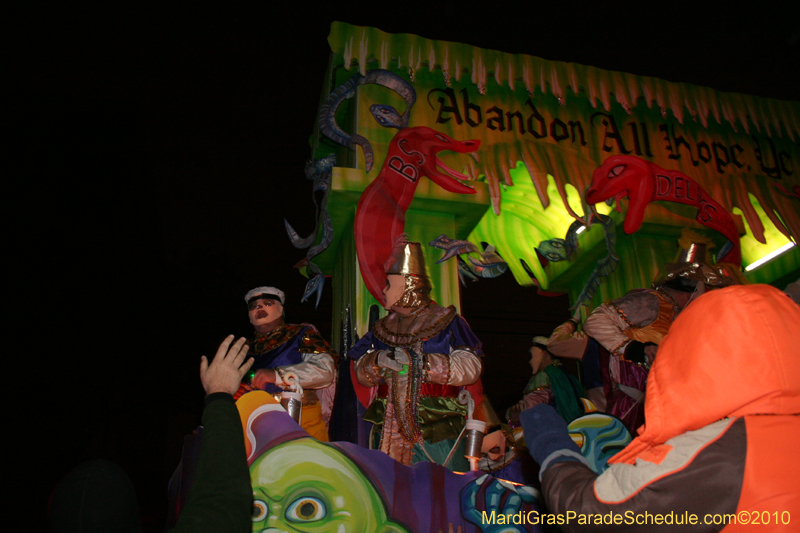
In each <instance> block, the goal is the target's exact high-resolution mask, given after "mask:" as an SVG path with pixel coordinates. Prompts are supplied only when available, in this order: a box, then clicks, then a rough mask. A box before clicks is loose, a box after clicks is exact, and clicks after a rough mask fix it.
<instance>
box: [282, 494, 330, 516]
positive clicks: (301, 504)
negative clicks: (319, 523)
mask: <svg viewBox="0 0 800 533" xmlns="http://www.w3.org/2000/svg"><path fill="white" fill-rule="evenodd" d="M326 514H327V512H326V509H325V504H324V503H322V500H319V499H317V498H312V497H311V496H303V497H302V498H298V499H296V500H295V501H294V503H292V504H291V505H290V506H289V508H288V509H286V518H287V519H288V520H289V521H290V522H314V521H316V520H322V519H323V518H325V515H326Z"/></svg>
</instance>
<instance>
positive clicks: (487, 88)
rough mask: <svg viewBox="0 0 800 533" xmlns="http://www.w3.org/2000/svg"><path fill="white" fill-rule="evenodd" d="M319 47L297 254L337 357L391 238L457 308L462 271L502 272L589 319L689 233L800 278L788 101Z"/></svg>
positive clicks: (340, 32) (798, 169)
mask: <svg viewBox="0 0 800 533" xmlns="http://www.w3.org/2000/svg"><path fill="white" fill-rule="evenodd" d="M328 42H329V44H330V48H331V59H330V62H329V65H328V71H327V73H326V76H325V84H324V87H323V91H322V96H321V102H320V108H319V119H318V123H317V127H316V128H315V131H314V135H313V137H312V144H313V161H311V162H309V165H308V169H307V176H308V177H309V178H310V179H313V180H314V186H315V188H316V189H317V190H320V191H323V192H324V199H323V201H322V202H321V204H320V209H319V213H318V221H319V223H318V230H317V232H316V233H314V234H312V235H309V236H307V237H306V238H305V239H303V238H301V237H300V236H298V235H296V234H294V238H293V242H294V243H295V245H296V246H298V248H304V247H305V248H308V253H307V260H308V262H307V265H306V267H305V268H306V273H307V274H308V275H309V277H310V281H309V287H308V290H307V294H306V297H307V298H310V299H312V300H313V299H314V294H313V293H314V291H315V290H317V289H318V288H319V286H320V285H321V284H322V283H324V276H332V277H333V279H334V280H335V281H334V283H333V292H334V309H335V311H334V328H333V330H334V332H335V333H334V339H332V340H333V344H334V346H338V345H339V344H338V343H339V339H338V338H337V335H339V334H340V327H339V326H340V317H341V316H342V312H343V310H344V309H345V308H346V307H347V306H350V308H351V309H352V313H353V321H354V327H355V330H356V331H357V332H358V333H359V334H363V333H364V332H365V331H366V329H367V325H368V320H369V309H370V306H372V305H373V304H379V303H380V298H379V295H380V290H381V289H382V288H383V285H384V283H385V280H384V279H383V277H382V276H383V274H382V272H381V267H382V262H383V261H384V260H385V257H386V256H387V255H388V250H389V249H390V248H391V243H392V242H393V240H394V238H395V237H396V236H397V235H399V234H400V233H402V232H406V233H407V234H409V236H410V238H411V239H412V240H414V241H418V242H422V243H431V244H432V246H430V247H428V249H427V250H426V259H427V261H426V262H427V264H428V265H435V267H432V268H430V267H429V270H430V275H431V276H432V278H433V285H434V293H433V294H432V296H433V298H434V299H435V300H436V301H437V302H439V303H440V304H442V305H455V306H456V308H459V270H461V271H462V275H466V276H470V275H472V276H476V277H481V276H492V275H497V274H498V273H499V272H500V271H505V270H506V269H507V271H508V272H510V274H511V275H513V276H514V278H515V280H516V281H517V282H518V283H519V284H520V285H527V286H530V285H537V286H538V287H539V288H541V289H542V290H547V291H551V292H564V293H568V294H569V296H570V301H571V304H572V305H577V304H579V303H581V302H583V303H585V304H588V306H589V307H590V308H591V307H593V306H595V305H597V304H599V303H600V302H602V301H606V300H609V299H611V298H615V297H618V296H621V295H622V294H624V293H625V292H627V291H628V290H630V289H633V288H638V287H647V286H649V285H650V283H651V281H652V279H653V277H654V276H655V274H656V272H657V271H658V268H659V267H660V266H661V265H663V264H665V263H668V262H671V261H673V260H674V259H675V254H676V249H677V248H676V242H677V238H678V236H679V235H680V232H681V230H682V229H683V228H685V227H690V228H692V229H694V230H695V231H697V232H699V233H701V234H703V235H705V236H707V237H708V238H710V239H711V240H713V242H714V243H715V244H716V246H715V249H714V253H715V254H716V260H717V261H718V262H719V261H721V262H727V263H732V264H734V265H737V266H741V267H742V268H744V269H745V276H746V277H747V278H748V280H749V281H751V282H758V283H771V284H775V285H776V286H779V287H781V288H783V287H782V286H781V285H784V286H785V285H786V284H787V283H789V282H791V281H795V280H796V279H797V278H798V277H800V250H798V248H797V247H796V246H793V244H794V243H795V242H796V239H797V236H798V235H799V234H800V176H798V174H800V149H799V148H798V140H800V104H798V103H797V102H789V101H779V100H774V99H766V98H757V97H752V96H747V95H742V94H733V93H721V92H718V91H715V90H713V89H710V88H707V87H699V86H694V85H689V84H680V83H672V82H668V81H665V80H660V79H657V78H650V77H643V76H637V75H633V74H626V73H622V72H611V71H603V70H600V69H597V68H594V67H591V66H584V65H578V64H574V63H563V62H558V61H548V60H545V59H541V58H538V57H534V56H527V55H512V54H507V53H503V52H499V51H494V50H482V49H479V48H476V47H473V46H469V45H467V44H460V43H451V42H444V41H434V40H430V39H425V38H423V37H419V36H416V35H409V34H397V35H392V34H387V33H384V32H382V31H380V30H378V29H375V28H368V27H357V26H352V25H349V24H345V23H340V22H337V23H334V24H333V25H332V27H331V33H330V36H329V38H328ZM386 191H390V192H389V194H386ZM320 197H322V195H320ZM606 201H608V202H609V203H615V205H611V206H609V205H607V203H606ZM312 209H313V207H310V208H309V213H311V212H312ZM310 216H311V215H310ZM291 222H292V221H291V220H289V221H287V228H288V229H289V230H290V231H289V233H290V235H292V234H293V230H292V229H291V225H290V224H291ZM441 236H443V237H442V239H440V237H441ZM437 239H438V240H439V242H442V241H443V240H444V241H449V242H451V243H452V241H467V243H466V244H465V243H463V242H462V243H460V247H461V248H460V249H459V250H457V252H458V253H460V254H464V255H463V256H462V260H461V261H458V262H457V261H454V260H449V261H445V262H442V263H439V264H437V261H439V260H440V259H442V257H443V256H446V255H448V253H449V250H452V249H454V248H456V247H458V246H459V245H458V244H457V245H452V244H450V245H448V244H446V243H445V244H441V245H439V246H438V247H437V242H436V241H437ZM489 246H490V247H491V249H487V247H489ZM443 249H444V250H443ZM787 249H788V250H787ZM537 250H538V252H537ZM780 250H787V251H785V253H782V254H780V255H779V256H778V257H776V258H774V259H772V260H771V261H769V262H768V263H766V264H764V265H762V266H759V267H758V268H755V269H752V270H747V268H748V267H752V266H753V265H754V264H755V263H756V262H757V261H758V260H760V259H762V258H764V257H766V256H769V254H770V253H772V252H776V251H780ZM454 252H455V251H454ZM486 252H493V253H490V254H486ZM482 253H483V254H486V255H481V254H482ZM449 255H450V256H451V257H452V256H453V255H455V253H449ZM459 265H460V267H459ZM611 272H614V273H613V275H608V274H611ZM506 275H508V274H506ZM601 281H602V283H601Z"/></svg>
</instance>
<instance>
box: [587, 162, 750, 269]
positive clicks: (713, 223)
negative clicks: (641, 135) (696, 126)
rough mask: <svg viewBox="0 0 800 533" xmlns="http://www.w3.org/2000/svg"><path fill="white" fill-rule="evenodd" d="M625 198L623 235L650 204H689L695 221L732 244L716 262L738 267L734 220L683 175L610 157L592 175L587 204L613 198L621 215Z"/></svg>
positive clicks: (636, 224) (633, 227) (636, 225)
mask: <svg viewBox="0 0 800 533" xmlns="http://www.w3.org/2000/svg"><path fill="white" fill-rule="evenodd" d="M626 195H627V196H628V200H629V202H630V203H629V204H628V212H627V213H626V214H625V222H624V223H623V226H622V227H623V228H624V229H625V233H628V234H631V233H633V232H635V231H636V230H638V229H639V228H640V227H641V225H642V220H643V218H644V210H645V208H646V207H647V204H649V203H650V202H652V201H656V200H661V201H667V202H677V203H681V204H686V205H691V206H694V207H696V208H697V217H696V218H695V220H697V222H699V223H700V224H702V225H704V226H705V227H707V228H710V229H713V230H715V231H718V232H720V233H722V234H723V235H724V236H725V237H727V238H728V240H729V241H730V242H731V244H732V247H731V248H730V250H728V251H727V253H725V255H724V256H723V257H721V258H719V259H718V261H719V262H725V263H732V264H734V265H736V266H741V264H742V251H741V248H740V246H739V232H738V230H737V229H736V224H735V223H734V221H733V217H732V216H731V214H730V213H729V212H728V211H727V210H726V209H725V208H724V207H722V205H720V204H719V203H718V202H717V201H716V200H714V199H713V198H711V197H710V196H709V195H708V193H707V192H706V191H705V190H704V189H703V188H702V187H700V185H698V184H697V182H696V181H694V180H693V179H692V178H690V177H689V176H687V175H686V174H683V173H681V172H678V171H677V170H666V169H663V168H661V167H659V166H658V165H656V164H654V163H651V162H649V161H645V160H644V159H641V158H639V157H634V156H630V155H613V156H611V157H609V158H608V159H606V160H605V161H604V162H603V164H602V165H600V166H599V167H598V168H597V170H595V171H594V173H593V174H592V185H591V187H589V190H588V191H587V192H586V202H587V203H589V204H596V203H598V202H603V201H605V200H609V199H611V198H614V199H616V201H617V206H616V208H617V211H620V212H621V211H622V210H621V208H620V205H619V201H620V199H621V198H623V197H624V196H626Z"/></svg>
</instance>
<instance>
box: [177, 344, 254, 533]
mask: <svg viewBox="0 0 800 533" xmlns="http://www.w3.org/2000/svg"><path fill="white" fill-rule="evenodd" d="M232 342H233V335H230V336H228V337H227V338H226V339H225V340H224V341H222V344H220V346H219V349H218V350H217V354H216V356H215V357H214V359H213V361H211V363H210V364H209V362H208V359H207V358H206V357H205V356H203V357H202V359H201V363H200V381H201V382H202V383H203V388H204V389H205V390H206V393H207V394H208V395H207V396H206V407H205V409H204V410H203V434H202V440H201V442H200V457H199V459H198V462H197V468H196V470H195V479H194V484H193V485H192V488H191V489H190V491H189V497H188V499H187V503H186V507H184V508H183V510H182V512H181V516H180V518H179V519H178V523H177V525H176V526H175V529H173V530H172V533H183V532H187V533H188V532H192V533H205V532H208V533H212V532H216V531H231V532H237V531H238V532H241V533H245V532H246V531H250V527H251V524H250V512H251V508H252V500H253V492H252V488H251V486H250V471H249V469H248V468H247V458H246V457H245V448H244V435H243V432H242V423H241V421H240V419H239V411H238V410H237V409H236V405H235V404H234V402H233V397H232V396H231V395H232V394H233V393H234V392H236V389H237V388H238V386H239V383H240V382H241V379H242V376H244V374H245V373H247V371H248V370H250V366H251V365H252V359H251V360H249V361H247V362H245V361H244V358H245V356H246V355H247V346H244V342H245V339H239V340H238V341H236V342H235V343H233V346H231V343H232Z"/></svg>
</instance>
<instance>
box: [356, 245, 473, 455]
mask: <svg viewBox="0 0 800 533" xmlns="http://www.w3.org/2000/svg"><path fill="white" fill-rule="evenodd" d="M385 270H386V277H387V285H386V288H385V289H384V298H385V304H384V307H385V308H386V309H387V310H391V312H390V313H389V314H388V315H387V316H386V317H384V318H382V319H381V320H378V321H377V322H376V323H375V325H374V326H373V328H372V330H371V331H370V332H369V333H367V334H366V335H365V336H364V337H363V338H362V339H361V340H359V341H358V342H357V343H356V344H355V346H353V348H352V349H351V350H350V352H349V355H350V357H351V358H352V359H353V360H354V361H355V367H354V370H355V376H356V379H357V383H355V381H356V380H354V386H355V387H356V389H357V391H358V389H359V387H362V389H361V391H360V392H361V393H362V394H360V395H359V396H360V397H362V398H363V397H364V394H363V392H364V390H363V387H368V388H370V389H371V391H370V392H372V393H373V394H372V396H373V397H374V396H375V395H377V398H375V400H374V401H373V402H372V404H371V405H370V408H369V409H368V410H367V413H366V414H365V415H364V419H365V420H368V421H370V422H372V423H374V424H383V429H382V433H381V444H380V449H381V451H383V452H385V453H387V454H388V455H389V456H390V457H392V458H393V459H395V460H397V461H399V462H401V463H403V464H411V463H412V462H416V461H419V460H426V459H427V458H431V459H434V460H435V461H436V462H441V461H442V460H443V459H444V458H445V457H446V455H447V453H448V452H449V451H450V448H451V446H452V444H453V443H454V442H455V438H456V437H457V436H458V434H459V432H460V431H461V429H462V427H463V426H464V415H465V413H466V408H465V407H464V406H462V405H461V404H459V403H458V401H457V396H458V392H459V388H460V387H465V386H469V385H473V387H471V388H470V389H471V390H470V392H471V393H472V395H473V399H474V400H475V403H476V404H479V403H480V401H481V391H480V382H479V378H480V375H481V360H480V356H482V355H483V350H482V348H481V342H480V341H479V340H478V338H477V337H476V336H475V334H474V333H473V332H472V330H471V329H470V328H469V325H467V322H466V321H465V320H464V319H463V318H462V317H461V316H459V315H458V314H457V313H456V310H455V308H454V307H453V306H450V307H447V308H445V307H441V306H440V305H438V304H437V303H436V302H434V301H432V300H431V299H430V296H429V294H430V290H431V283H430V281H429V279H428V276H427V274H426V271H425V260H424V258H423V255H422V247H421V245H420V244H419V243H411V242H408V241H407V237H406V236H405V235H402V236H401V237H400V238H398V241H397V243H396V244H395V247H394V249H393V251H392V254H391V257H390V258H389V259H388V260H387V262H386V264H385ZM375 393H376V394H375ZM368 396H369V395H368ZM423 442H424V451H423V450H422V449H420V448H417V449H416V453H415V452H414V449H415V446H420V445H422V444H423ZM454 459H457V460H459V461H461V463H463V464H459V463H455V462H454V463H453V464H451V467H452V468H454V469H461V468H466V462H465V461H464V460H463V458H462V457H461V456H460V454H458V453H456V454H455V458H454Z"/></svg>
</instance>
